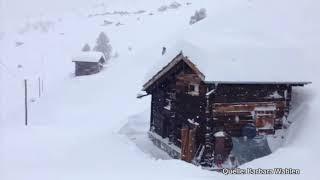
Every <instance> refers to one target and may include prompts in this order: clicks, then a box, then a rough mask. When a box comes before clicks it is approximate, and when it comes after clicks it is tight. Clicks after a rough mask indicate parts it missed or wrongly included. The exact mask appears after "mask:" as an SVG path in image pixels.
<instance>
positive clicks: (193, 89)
mask: <svg viewBox="0 0 320 180" xmlns="http://www.w3.org/2000/svg"><path fill="white" fill-rule="evenodd" d="M188 94H190V95H192V96H198V95H199V84H189V86H188Z"/></svg>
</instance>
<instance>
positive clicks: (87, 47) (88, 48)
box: [82, 43, 91, 52]
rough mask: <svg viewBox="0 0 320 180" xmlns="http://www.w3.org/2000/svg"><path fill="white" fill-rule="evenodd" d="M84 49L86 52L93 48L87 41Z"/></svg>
mask: <svg viewBox="0 0 320 180" xmlns="http://www.w3.org/2000/svg"><path fill="white" fill-rule="evenodd" d="M82 51H84V52H87V51H91V48H90V46H89V44H88V43H86V44H85V45H84V46H83V48H82Z"/></svg>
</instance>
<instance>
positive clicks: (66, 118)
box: [0, 0, 320, 180]
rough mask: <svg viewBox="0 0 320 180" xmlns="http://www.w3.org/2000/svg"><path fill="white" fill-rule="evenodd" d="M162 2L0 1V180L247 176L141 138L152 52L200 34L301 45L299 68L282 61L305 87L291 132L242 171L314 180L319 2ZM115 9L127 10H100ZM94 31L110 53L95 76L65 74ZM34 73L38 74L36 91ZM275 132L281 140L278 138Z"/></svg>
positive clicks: (219, 40) (214, 39) (222, 40)
mask: <svg viewBox="0 0 320 180" xmlns="http://www.w3.org/2000/svg"><path fill="white" fill-rule="evenodd" d="M172 2H173V1H160V0H159V1H152V2H151V1H146V0H136V1H134V2H132V1H130V3H128V1H124V0H121V1H105V2H103V1H95V2H88V1H81V3H80V2H79V1H68V2H65V1H52V2H51V1H48V2H46V3H44V2H42V1H41V3H40V1H38V0H32V1H30V2H29V4H27V5H26V6H23V5H22V4H21V2H18V1H16V0H14V1H11V0H10V1H9V0H4V1H1V4H0V15H1V18H0V22H1V23H0V25H1V29H0V51H1V53H0V81H1V87H0V98H1V99H0V100H1V105H0V107H1V108H0V109H1V111H0V115H1V119H0V147H1V148H0V179H1V180H2V179H3V180H12V179H19V180H21V179H24V180H25V179H26V180H29V179H30V180H31V179H32V180H34V179H55V180H56V179H68V180H70V179H77V180H78V179H106V178H107V179H129V178H130V179H161V180H163V179H214V178H221V179H228V178H229V179H231V178H232V179H234V178H241V179H242V178H245V179H256V177H255V176H253V175H247V176H243V175H241V176H240V175H239V176H231V175H229V176H225V175H223V174H219V173H215V172H209V171H206V170H202V169H201V168H199V167H195V166H193V165H191V164H187V163H185V162H182V161H179V160H172V159H170V158H168V157H166V155H165V154H161V151H160V152H159V151H158V150H157V149H154V148H153V147H152V146H151V143H150V142H148V139H147V138H146V136H145V134H144V133H145V132H146V131H147V128H148V121H149V108H150V99H149V98H144V99H142V100H141V99H140V100H138V99H136V95H137V93H138V92H139V91H140V90H141V87H142V84H143V83H144V80H145V79H146V76H148V73H149V72H150V71H151V70H152V69H153V68H154V66H155V64H158V61H159V60H160V59H161V57H160V56H161V48H162V47H163V46H168V47H170V46H171V45H173V44H175V43H176V40H180V39H186V40H188V41H193V42H192V43H193V44H197V43H200V45H203V43H205V42H206V41H203V40H207V42H210V43H213V44H215V46H214V47H215V48H220V49H223V48H224V47H229V46H230V44H233V45H237V46H236V47H249V46H265V45H268V46H269V47H270V46H271V47H275V48H277V47H284V48H294V49H298V50H299V54H300V56H301V58H300V61H301V67H296V66H295V67H291V66H292V64H289V65H288V67H287V68H293V69H297V71H296V72H295V74H294V76H295V77H304V78H305V80H308V81H312V82H313V84H312V85H310V86H307V87H305V88H298V89H296V90H295V92H294V97H293V100H294V101H293V104H292V105H293V111H292V112H291V114H290V118H289V120H290V122H291V125H290V128H289V129H288V130H287V131H286V132H283V133H279V134H278V135H277V138H274V137H269V139H268V141H269V142H272V143H271V144H270V146H271V147H270V148H271V150H273V151H274V152H273V154H271V155H269V156H266V157H263V158H260V159H256V160H254V161H252V162H249V163H247V164H244V165H243V166H242V167H243V168H245V167H253V168H274V167H284V168H300V169H301V171H302V174H300V175H290V176H283V175H281V176H280V175H270V176H267V175H265V176H259V178H262V179H270V178H272V179H284V178H287V179H303V178H308V179H317V177H318V174H317V171H316V170H317V162H318V161H319V157H318V156H317V153H318V152H319V150H320V146H319V144H318V143H317V142H318V138H319V137H320V133H319V131H318V128H320V122H319V121H318V120H317V117H318V114H319V110H318V107H319V105H320V104H319V102H320V97H319V95H318V92H319V90H320V86H319V80H318V77H319V75H320V74H319V71H318V69H317V68H318V67H319V65H320V63H319V62H318V57H319V53H318V52H319V47H320V43H319V42H320V38H319V37H320V36H319V32H320V27H319V23H318V21H317V20H318V17H319V12H318V9H319V7H320V6H319V2H318V1H315V0H307V1H298V0H293V1H292V0H291V1H289V0H284V1H276V0H270V1H255V0H253V1H247V0H231V1H218V0H215V1H212V0H206V1H200V2H199V1H194V2H191V4H189V5H187V4H186V2H187V1H182V0H181V1H177V2H180V3H181V6H180V7H178V8H177V9H168V10H167V11H164V12H160V11H158V8H159V7H161V6H162V5H170V3H172ZM103 3H104V4H103ZM51 5H54V6H51ZM61 6H63V8H61V9H60V8H58V7H61ZM26 7H29V8H26ZM55 7H57V8H55ZM203 7H205V8H206V9H207V14H208V17H207V18H205V19H203V20H201V21H199V22H197V23H195V24H193V25H192V26H190V25H189V20H190V17H191V16H192V15H193V14H194V12H195V11H196V10H199V9H200V8H203ZM24 8H25V10H21V11H19V9H24ZM13 9H15V11H13ZM40 9H41V10H40ZM57 9H59V10H57ZM46 10H49V11H48V13H46V12H47V11H46ZM142 10H143V11H145V12H143V13H133V12H138V11H140V12H142ZM114 11H127V12H130V13H129V14H123V15H121V14H112V15H110V14H109V15H107V14H106V15H101V14H104V13H106V12H114ZM16 12H20V14H19V13H16ZM30 12H32V13H30ZM26 14H30V17H27V15H26ZM97 14H98V15H97ZM92 15H96V16H92ZM32 16H33V17H32ZM105 20H107V21H110V22H112V24H108V25H106V23H105ZM101 31H104V32H106V34H107V35H108V36H109V38H110V43H111V45H112V47H113V49H114V52H113V53H116V52H117V53H118V54H119V57H117V58H113V59H111V61H110V62H109V63H108V64H107V65H106V67H105V68H104V70H103V71H102V72H101V73H99V74H96V75H92V76H86V77H74V75H73V71H74V64H72V62H71V59H72V57H73V56H74V55H75V54H77V53H78V52H79V51H80V49H81V48H82V47H83V45H84V44H85V43H89V44H90V45H91V46H93V45H94V43H95V38H96V37H97V36H98V34H99V33H100V32H101ZM190 32H191V34H192V36H191V35H190ZM198 38H199V39H202V40H201V41H199V42H198ZM295 53H296V52H295ZM160 64H161V62H160ZM157 67H158V66H157ZM259 68H262V69H263V67H259ZM270 71H272V70H270ZM284 71H286V69H284ZM300 75H301V76H300ZM39 77H40V78H41V79H42V80H43V81H44V91H43V92H42V94H41V97H40V98H39V97H38V96H39V95H38V78H39ZM23 79H28V82H29V85H28V89H29V94H28V95H29V98H28V105H29V126H28V127H24V110H23V108H24V88H23ZM282 135H283V136H284V139H282V138H280V139H279V138H278V137H281V136H282ZM128 137H129V138H128ZM272 139H277V140H279V141H275V140H272Z"/></svg>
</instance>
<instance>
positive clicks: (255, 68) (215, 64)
mask: <svg viewBox="0 0 320 180" xmlns="http://www.w3.org/2000/svg"><path fill="white" fill-rule="evenodd" d="M193 42H195V43H190V41H186V40H181V41H178V42H176V43H174V45H173V46H172V47H167V53H166V54H165V55H164V56H163V57H162V58H161V60H160V65H159V64H158V65H157V67H155V69H157V70H156V71H154V70H153V71H152V72H150V73H149V74H151V75H152V76H151V77H152V78H149V79H150V80H152V81H155V80H156V79H157V78H159V77H157V76H159V75H163V74H164V73H165V72H166V71H168V70H169V69H170V68H171V67H173V66H172V65H175V64H177V62H175V61H177V60H176V57H177V55H178V54H179V53H180V52H182V54H183V56H184V57H186V58H187V59H188V60H190V61H191V62H192V63H193V64H194V65H195V67H196V68H197V69H198V70H199V71H200V72H202V73H203V75H204V76H205V81H213V82H227V83H228V82H229V83H230V82H243V83H246V84H247V83H253V82H260V83H261V82H264V83H271V82H273V83H289V84H292V83H293V84H294V83H297V84H299V83H302V84H307V83H308V82H305V80H306V79H307V78H306V77H305V76H304V74H303V73H301V72H302V70H305V69H304V67H305V66H304V61H303V59H304V57H303V54H302V53H301V52H300V51H299V50H298V49H295V48H289V47H271V46H259V45H248V44H241V43H230V44H227V45H222V44H219V43H211V42H208V41H204V42H203V44H201V41H193ZM173 59H175V60H174V61H172V60H173ZM182 59H183V58H180V60H182ZM172 62H174V63H172ZM161 68H162V69H161ZM149 77H150V76H149ZM150 80H149V81H150ZM148 83H150V82H148ZM148 83H146V84H145V88H146V85H149V84H148ZM145 88H144V89H145Z"/></svg>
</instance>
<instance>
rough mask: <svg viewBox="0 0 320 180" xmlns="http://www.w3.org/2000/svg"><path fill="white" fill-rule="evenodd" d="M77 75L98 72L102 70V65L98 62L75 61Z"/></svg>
mask: <svg viewBox="0 0 320 180" xmlns="http://www.w3.org/2000/svg"><path fill="white" fill-rule="evenodd" d="M75 69H76V70H75V75H76V76H82V75H90V74H95V73H98V72H99V71H100V70H101V65H100V63H98V62H75Z"/></svg>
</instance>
